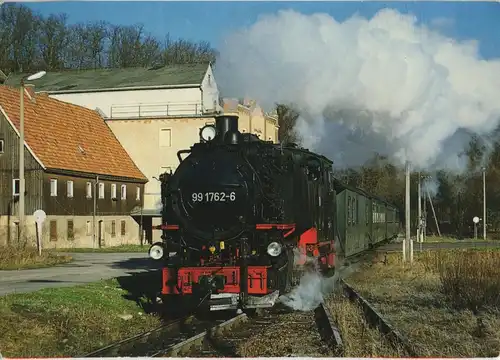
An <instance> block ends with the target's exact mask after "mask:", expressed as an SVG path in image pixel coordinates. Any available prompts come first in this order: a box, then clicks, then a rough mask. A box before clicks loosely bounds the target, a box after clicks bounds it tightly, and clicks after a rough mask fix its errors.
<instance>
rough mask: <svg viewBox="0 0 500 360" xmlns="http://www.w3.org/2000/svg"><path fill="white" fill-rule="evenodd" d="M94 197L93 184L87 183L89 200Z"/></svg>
mask: <svg viewBox="0 0 500 360" xmlns="http://www.w3.org/2000/svg"><path fill="white" fill-rule="evenodd" d="M91 197H92V183H91V182H87V199H90V198H91Z"/></svg>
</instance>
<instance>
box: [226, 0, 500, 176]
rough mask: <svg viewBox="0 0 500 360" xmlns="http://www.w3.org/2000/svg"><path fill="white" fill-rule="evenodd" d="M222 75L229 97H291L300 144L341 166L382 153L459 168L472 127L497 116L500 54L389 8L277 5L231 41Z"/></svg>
mask: <svg viewBox="0 0 500 360" xmlns="http://www.w3.org/2000/svg"><path fill="white" fill-rule="evenodd" d="M217 77H218V81H219V85H220V87H221V91H222V92H223V93H224V94H225V95H226V96H234V97H245V96H249V97H252V98H255V99H256V100H257V101H258V102H259V103H260V104H262V105H263V106H264V108H268V109H270V108H271V107H272V106H273V104H274V103H276V102H281V103H295V104H296V105H297V107H298V108H299V110H300V111H301V114H302V116H301V118H300V119H299V121H298V124H297V126H296V130H297V131H298V133H299V135H300V136H301V137H302V140H303V144H304V145H305V146H306V147H309V148H310V149H311V150H314V151H318V152H321V153H323V154H325V155H326V156H328V157H330V158H331V159H332V160H334V161H335V162H336V163H337V166H356V165H360V164H362V163H364V162H365V161H366V160H367V159H368V158H370V157H371V156H373V152H375V151H376V152H379V153H381V154H386V155H388V156H390V157H391V158H392V159H393V160H394V161H395V162H396V164H403V163H404V161H405V160H409V161H411V162H412V163H413V165H414V168H417V169H421V170H424V169H425V170H435V169H438V168H445V169H449V170H457V171H460V170H463V169H464V166H465V163H466V162H465V159H464V157H463V156H462V157H461V156H460V155H459V154H460V153H462V150H463V148H464V146H465V145H466V144H467V142H468V141H469V139H470V135H471V133H476V134H479V135H483V134H487V133H489V132H491V131H492V130H493V129H494V128H495V127H496V126H497V125H498V123H499V118H500V101H499V99H500V60H488V61H485V60H481V59H480V58H479V55H478V44H477V43H476V42H474V41H461V42H460V41H456V40H453V39H450V38H447V37H445V36H443V35H442V34H440V33H439V32H437V31H434V30H431V29H430V28H427V27H425V26H421V25H419V24H417V19H416V18H415V17H413V16H409V15H402V14H400V13H398V12H397V11H395V10H390V9H384V10H381V11H380V12H378V13H377V14H376V15H375V16H374V17H373V18H371V19H365V18H362V17H359V16H353V17H351V18H350V19H348V20H346V21H344V22H337V21H336V20H334V19H333V18H332V17H331V16H329V15H327V14H314V15H303V14H300V13H297V12H295V11H288V10H287V11H280V12H278V13H277V14H273V15H266V16H262V17H261V18H260V19H259V20H258V21H257V22H256V23H255V24H253V25H252V26H250V27H249V28H247V29H244V30H242V31H239V32H237V33H233V34H231V35H230V36H228V37H227V39H226V42H225V44H224V45H223V46H222V47H221V49H220V59H219V60H218V62H217Z"/></svg>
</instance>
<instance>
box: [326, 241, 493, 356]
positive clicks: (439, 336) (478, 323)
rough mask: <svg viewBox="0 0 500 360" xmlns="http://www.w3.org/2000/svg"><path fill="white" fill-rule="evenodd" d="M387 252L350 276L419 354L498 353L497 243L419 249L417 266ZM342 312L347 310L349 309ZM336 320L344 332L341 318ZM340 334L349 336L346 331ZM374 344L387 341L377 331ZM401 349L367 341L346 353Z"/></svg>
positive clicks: (384, 352)
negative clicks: (486, 246)
mask: <svg viewBox="0 0 500 360" xmlns="http://www.w3.org/2000/svg"><path fill="white" fill-rule="evenodd" d="M383 258H384V255H382V256H380V258H379V259H377V260H376V261H374V262H371V263H369V264H365V265H363V266H362V267H361V269H360V271H358V272H356V273H354V274H353V275H352V276H351V277H349V279H348V281H349V283H350V284H351V285H353V286H354V287H355V288H356V290H358V291H359V292H360V293H361V294H362V296H364V297H365V298H366V299H367V300H368V301H370V303H372V304H373V305H374V306H375V307H376V308H377V309H378V310H379V311H380V313H381V314H382V316H384V317H385V318H386V319H387V320H388V321H390V322H391V324H393V325H394V326H395V327H396V328H397V329H398V330H400V331H401V332H402V333H403V334H404V335H405V336H406V337H408V339H409V340H410V341H411V342H412V344H413V345H414V346H415V348H416V350H417V351H418V353H419V355H420V356H424V357H488V356H498V354H499V353H500V297H499V295H498V294H500V252H499V251H498V249H497V250H488V249H469V250H440V251H432V252H431V251H427V252H422V253H418V252H416V253H415V262H414V264H413V266H410V265H409V263H407V264H406V265H404V266H403V264H402V262H401V254H399V253H394V254H388V255H387V257H386V259H387V262H388V264H387V265H386V264H384V263H383V261H382V260H383ZM332 304H333V303H332ZM331 306H336V305H331ZM338 306H340V305H338ZM346 306H347V305H346ZM342 312H346V313H347V310H346V309H344V310H342ZM332 313H334V314H335V313H339V311H335V310H333V311H332ZM346 320H347V319H346ZM337 322H338V323H339V327H340V328H341V333H342V321H339V320H337ZM358 323H359V321H358ZM363 331H364V330H363ZM342 336H343V339H344V341H345V342H347V341H348V340H347V339H346V336H345V335H344V334H343V333H342ZM371 337H372V338H373V336H371ZM372 344H375V346H378V345H377V344H381V346H383V343H381V342H380V341H378V339H377V338H376V337H375V338H374V341H372ZM397 355H398V354H393V353H391V352H387V350H386V349H385V347H383V348H380V349H376V348H375V349H373V348H370V347H368V349H366V346H365V347H364V348H363V347H359V349H356V350H353V352H352V353H350V354H349V355H348V354H346V356H357V357H358V356H397Z"/></svg>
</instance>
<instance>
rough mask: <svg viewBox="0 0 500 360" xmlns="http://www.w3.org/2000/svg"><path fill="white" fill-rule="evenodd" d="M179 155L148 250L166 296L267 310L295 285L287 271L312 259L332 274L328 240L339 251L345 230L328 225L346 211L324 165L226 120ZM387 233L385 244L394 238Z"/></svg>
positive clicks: (164, 185) (165, 177) (164, 186)
mask: <svg viewBox="0 0 500 360" xmlns="http://www.w3.org/2000/svg"><path fill="white" fill-rule="evenodd" d="M183 155H188V156H187V157H186V158H184V159H183V158H182V156H183ZM177 156H178V158H179V161H180V165H179V167H178V168H177V169H176V171H175V173H174V174H168V173H165V174H162V175H161V176H160V181H161V194H162V195H161V196H162V204H163V209H162V225H161V226H160V228H161V229H162V230H163V235H162V242H159V243H156V244H153V246H152V247H151V248H150V251H149V254H150V256H151V257H152V258H153V259H156V260H161V261H163V262H164V266H163V270H162V271H163V280H162V291H161V293H162V296H163V297H164V298H179V297H184V296H185V297H187V298H190V299H196V301H199V300H201V301H203V303H205V304H207V305H208V306H209V307H210V309H211V310H223V309H237V308H244V309H251V308H259V307H271V306H273V305H274V303H275V301H276V300H277V298H278V296H279V294H282V293H284V292H287V291H289V290H290V288H291V286H292V285H293V284H294V281H295V279H294V264H295V265H297V264H301V263H302V264H303V263H304V262H305V261H306V257H314V258H316V259H317V261H318V265H319V267H320V268H321V269H322V270H323V271H328V270H331V269H333V268H334V266H335V246H334V239H335V237H336V236H335V235H338V236H340V237H341V238H342V237H343V238H344V244H347V242H346V241H345V239H346V238H347V237H346V236H342V234H341V233H340V232H339V230H341V231H343V232H344V235H345V234H347V231H348V229H346V228H345V227H342V226H341V227H339V228H338V229H337V228H336V226H337V225H336V223H337V222H338V221H339V220H340V219H343V218H341V217H345V216H348V214H347V211H343V210H345V209H343V208H342V209H341V211H340V212H338V210H339V209H338V207H337V205H336V200H337V194H336V190H335V187H336V180H335V179H334V177H333V173H332V162H331V161H330V160H328V159H327V158H325V157H323V156H321V155H318V154H315V153H312V152H310V151H308V150H306V149H303V148H299V147H297V146H296V145H294V144H288V145H283V144H274V143H272V142H268V141H262V140H260V139H259V138H258V137H257V136H255V135H253V134H249V133H244V134H243V133H240V132H239V131H238V117H237V116H229V115H225V116H218V117H217V118H216V123H215V126H213V125H207V126H205V127H203V128H202V129H201V130H200V142H199V143H196V144H194V145H193V146H192V147H191V149H190V150H181V151H179V152H178V153H177ZM344 195H345V193H344ZM358 196H360V197H365V198H367V197H366V194H364V193H361V192H359V193H358ZM353 199H354V198H353ZM345 201H347V196H346V200H345ZM374 204H375V203H374ZM349 206H351V196H349ZM351 210H352V209H351V208H350V209H349V212H350V211H351ZM370 210H371V209H370ZM386 210H387V211H388V210H389V208H388V207H387V208H386ZM358 212H359V211H358ZM371 213H372V212H371V211H370V214H371ZM375 215H376V214H375ZM375 215H374V219H375V217H376V216H375ZM366 216H367V217H368V214H366ZM377 218H379V217H377ZM384 219H385V218H384ZM349 221H351V220H349ZM344 222H345V220H344ZM371 222H372V221H371V219H370V223H371ZM363 223H364V221H363ZM367 223H368V220H367ZM349 224H351V223H350V222H349ZM363 225H364V224H363ZM387 229H388V227H387V226H386V232H385V233H384V235H383V238H384V239H385V238H388V237H389V235H390V236H393V235H394V234H392V235H391V234H389V233H388V232H387ZM363 236H364V235H363ZM358 243H359V242H358ZM368 245H371V244H367V246H368ZM343 247H345V246H343ZM349 249H350V250H349V251H350V252H352V247H350V248H349ZM361 250H362V249H361V248H360V250H359V251H361ZM354 252H355V251H354ZM297 254H299V255H298V256H297ZM297 257H298V258H297Z"/></svg>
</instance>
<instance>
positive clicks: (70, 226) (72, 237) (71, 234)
mask: <svg viewBox="0 0 500 360" xmlns="http://www.w3.org/2000/svg"><path fill="white" fill-rule="evenodd" d="M68 240H75V232H74V230H73V220H68Z"/></svg>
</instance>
